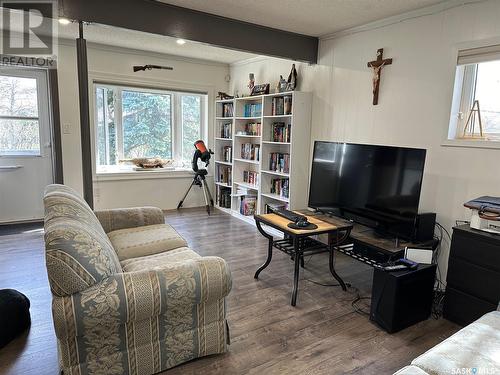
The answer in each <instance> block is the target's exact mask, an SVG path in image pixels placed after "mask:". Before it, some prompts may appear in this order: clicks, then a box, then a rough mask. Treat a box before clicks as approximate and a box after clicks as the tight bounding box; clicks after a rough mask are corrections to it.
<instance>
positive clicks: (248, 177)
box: [243, 171, 259, 186]
mask: <svg viewBox="0 0 500 375" xmlns="http://www.w3.org/2000/svg"><path fill="white" fill-rule="evenodd" d="M243 182H244V183H247V184H249V185H254V186H258V185H259V172H255V171H243Z"/></svg>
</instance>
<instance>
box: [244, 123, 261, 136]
mask: <svg viewBox="0 0 500 375" xmlns="http://www.w3.org/2000/svg"><path fill="white" fill-rule="evenodd" d="M260 129H261V125H260V122H249V123H248V124H245V135H260Z"/></svg>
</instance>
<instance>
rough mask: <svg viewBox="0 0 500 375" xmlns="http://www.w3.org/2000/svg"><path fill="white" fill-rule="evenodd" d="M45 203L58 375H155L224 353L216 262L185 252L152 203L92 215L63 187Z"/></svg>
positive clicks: (226, 287)
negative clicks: (58, 363)
mask: <svg viewBox="0 0 500 375" xmlns="http://www.w3.org/2000/svg"><path fill="white" fill-rule="evenodd" d="M44 204H45V248H46V264H47V272H48V276H49V283H50V288H51V291H52V295H53V302H52V313H53V318H54V326H55V331H56V336H57V342H58V353H59V362H60V367H61V372H62V373H63V374H103V375H104V374H106V375H112V374H117V375H118V374H120V375H121V374H155V373H158V372H160V371H163V370H166V369H169V368H171V367H174V366H177V365H179V364H181V363H183V362H186V361H189V360H192V359H194V358H198V357H202V356H206V355H210V354H216V353H223V352H225V351H226V345H227V343H228V330H227V324H226V308H225V297H226V296H227V295H228V294H229V291H230V290H231V274H230V271H229V268H228V266H227V264H226V262H225V261H224V260H223V259H221V258H218V257H201V256H199V255H198V254H196V253H195V252H194V251H192V250H190V249H189V248H188V247H187V244H186V241H185V240H184V239H183V238H182V237H181V236H180V235H179V234H178V233H177V232H176V231H175V230H174V229H173V228H172V227H171V226H169V225H168V224H165V220H164V216H163V213H162V211H161V210H160V209H158V208H153V207H144V208H129V209H117V210H107V211H101V212H96V213H94V212H93V211H92V210H91V209H90V207H89V206H88V205H87V204H86V202H85V201H84V200H83V199H82V198H81V197H79V196H78V194H76V192H75V191H73V190H72V189H70V188H68V187H67V186H64V185H49V186H48V187H47V188H46V191H45V197H44Z"/></svg>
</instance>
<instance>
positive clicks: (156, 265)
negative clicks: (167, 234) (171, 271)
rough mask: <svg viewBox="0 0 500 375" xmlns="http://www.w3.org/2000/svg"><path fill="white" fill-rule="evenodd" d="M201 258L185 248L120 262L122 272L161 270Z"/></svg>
mask: <svg viewBox="0 0 500 375" xmlns="http://www.w3.org/2000/svg"><path fill="white" fill-rule="evenodd" d="M198 258H201V256H200V255H198V254H197V253H195V252H194V251H193V250H191V249H189V248H187V247H180V248H178V249H174V250H170V251H167V252H164V253H159V254H154V255H149V256H145V257H140V258H132V259H127V260H124V261H122V262H121V265H122V268H123V272H135V271H144V270H154V269H163V268H166V267H168V266H170V265H173V264H175V263H181V262H184V261H186V260H189V259H198Z"/></svg>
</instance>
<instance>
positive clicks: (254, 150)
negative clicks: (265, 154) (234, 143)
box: [241, 143, 260, 161]
mask: <svg viewBox="0 0 500 375" xmlns="http://www.w3.org/2000/svg"><path fill="white" fill-rule="evenodd" d="M259 151H260V146H259V145H254V144H253V143H243V144H242V145H241V158H242V159H245V160H253V161H259Z"/></svg>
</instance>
